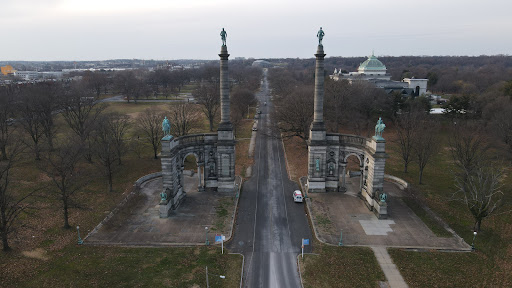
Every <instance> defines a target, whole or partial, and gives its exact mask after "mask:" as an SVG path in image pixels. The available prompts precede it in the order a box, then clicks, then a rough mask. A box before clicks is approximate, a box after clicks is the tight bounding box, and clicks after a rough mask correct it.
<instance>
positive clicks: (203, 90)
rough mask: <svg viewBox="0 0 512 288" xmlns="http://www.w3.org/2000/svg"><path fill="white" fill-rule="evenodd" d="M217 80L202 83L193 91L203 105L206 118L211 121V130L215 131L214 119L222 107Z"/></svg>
mask: <svg viewBox="0 0 512 288" xmlns="http://www.w3.org/2000/svg"><path fill="white" fill-rule="evenodd" d="M219 89H220V88H219V84H218V83H217V82H206V83H201V84H200V85H199V86H198V87H197V88H196V89H195V90H194V92H193V96H194V98H195V99H196V100H197V103H199V105H201V110H202V111H203V113H204V115H205V116H206V118H208V121H209V123H210V132H213V121H214V119H215V116H216V115H217V111H218V110H219V107H220V90H219Z"/></svg>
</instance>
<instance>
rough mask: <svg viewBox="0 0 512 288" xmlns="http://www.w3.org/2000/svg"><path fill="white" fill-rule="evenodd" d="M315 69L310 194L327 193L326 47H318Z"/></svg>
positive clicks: (310, 142)
mask: <svg viewBox="0 0 512 288" xmlns="http://www.w3.org/2000/svg"><path fill="white" fill-rule="evenodd" d="M315 56H316V67H315V102H314V103H315V106H314V112H315V114H314V117H313V122H312V123H311V129H310V131H309V139H308V183H307V184H308V192H326V177H327V174H326V170H327V167H326V165H327V155H326V154H327V141H326V131H325V125H324V57H325V53H324V46H323V45H321V44H320V45H318V48H317V50H316V54H315Z"/></svg>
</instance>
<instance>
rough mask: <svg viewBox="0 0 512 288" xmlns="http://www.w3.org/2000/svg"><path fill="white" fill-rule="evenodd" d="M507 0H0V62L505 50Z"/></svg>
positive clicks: (511, 29) (509, 41) (509, 43)
mask: <svg viewBox="0 0 512 288" xmlns="http://www.w3.org/2000/svg"><path fill="white" fill-rule="evenodd" d="M510 11H512V1H510V0H486V1H482V0H479V1H476V0H429V1H425V0H423V1H418V0H407V1H404V0H350V1H346V0H324V1H303V0H258V1H254V0H144V1H140V0H139V1H135V0H0V27H2V28H1V29H0V31H2V32H1V36H0V37H1V39H2V40H1V45H0V60H77V61H79V60H104V59H119V58H129V59H131V58H142V59H157V60H158V59H192V58H194V59H217V58H218V56H217V54H218V52H219V50H220V45H221V39H220V36H219V33H220V30H221V29H222V28H225V29H226V31H227V32H228V37H227V45H228V49H229V53H230V54H231V59H232V58H233V57H238V56H244V57H254V58H295V57H300V58H309V57H314V56H313V54H314V53H315V51H316V45H317V43H318V42H317V38H316V33H317V31H318V29H319V27H320V26H322V27H323V29H324V31H325V34H326V35H325V38H324V41H323V44H324V50H325V52H326V53H327V57H329V56H364V55H368V54H371V51H372V49H374V50H375V55H377V56H379V55H391V56H400V55H482V54H486V55H494V54H512V53H511V51H512V37H511V35H512V16H511V15H510Z"/></svg>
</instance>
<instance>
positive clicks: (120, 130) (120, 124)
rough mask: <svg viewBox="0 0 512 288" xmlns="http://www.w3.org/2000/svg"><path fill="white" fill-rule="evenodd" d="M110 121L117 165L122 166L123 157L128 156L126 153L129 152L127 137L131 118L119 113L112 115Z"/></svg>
mask: <svg viewBox="0 0 512 288" xmlns="http://www.w3.org/2000/svg"><path fill="white" fill-rule="evenodd" d="M109 119H110V121H109V128H110V134H111V136H112V138H113V140H114V145H115V149H116V152H117V160H118V163H117V164H119V165H121V164H122V158H123V155H124V154H126V151H127V150H128V147H127V145H126V141H125V136H126V132H128V129H129V128H130V126H131V122H130V117H129V116H128V115H123V114H119V113H110V114H109Z"/></svg>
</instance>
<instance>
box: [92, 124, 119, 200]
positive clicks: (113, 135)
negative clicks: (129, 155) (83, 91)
mask: <svg viewBox="0 0 512 288" xmlns="http://www.w3.org/2000/svg"><path fill="white" fill-rule="evenodd" d="M126 124H127V122H126V121H125V119H123V118H121V117H120V115H119V114H107V115H104V116H103V117H101V118H100V119H99V125H98V128H97V129H96V131H95V133H94V146H93V147H94V149H93V151H94V154H95V155H96V157H97V158H98V164H99V165H100V166H101V167H102V168H103V175H104V176H105V178H106V179H107V185H108V186H107V187H108V192H112V191H113V185H112V180H113V174H114V172H115V168H116V166H117V165H119V164H120V156H121V150H120V149H121V147H119V145H120V144H121V145H124V144H122V138H123V136H124V134H125V132H126V128H127V125H126ZM120 141H121V142H120Z"/></svg>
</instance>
